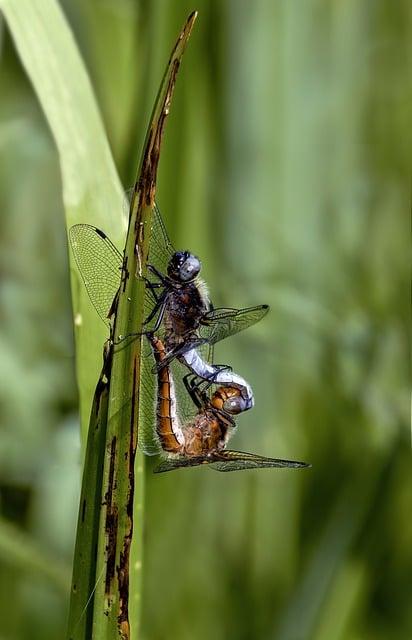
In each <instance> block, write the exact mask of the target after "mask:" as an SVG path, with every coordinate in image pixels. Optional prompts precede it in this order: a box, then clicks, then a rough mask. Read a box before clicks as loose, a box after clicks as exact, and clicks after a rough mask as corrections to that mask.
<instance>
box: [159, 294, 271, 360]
mask: <svg viewBox="0 0 412 640" xmlns="http://www.w3.org/2000/svg"><path fill="white" fill-rule="evenodd" d="M268 311H269V306H268V305H266V304H262V305H259V306H257V307H248V308H246V309H230V308H226V307H222V308H220V309H213V310H211V311H208V312H207V313H206V314H205V315H204V316H203V318H202V324H201V326H200V327H199V329H198V330H197V335H196V336H194V337H193V338H191V339H189V340H187V341H186V342H185V343H183V344H182V345H181V346H180V347H179V348H178V349H176V350H174V351H171V352H170V353H169V354H168V355H167V356H166V358H164V359H163V360H162V364H161V366H162V367H164V366H166V365H168V364H170V363H171V362H172V360H174V358H176V357H178V356H181V355H183V354H184V353H185V352H186V351H189V350H190V349H197V351H198V353H199V355H201V357H202V358H203V359H204V360H205V361H207V362H210V363H213V345H214V344H215V343H216V342H219V341H220V340H224V339H225V338H228V337H229V336H233V335H234V334H236V333H239V331H244V329H247V328H248V327H251V326H252V325H253V324H256V322H259V320H261V319H262V318H263V317H264V316H265V315H266V314H267V312H268Z"/></svg>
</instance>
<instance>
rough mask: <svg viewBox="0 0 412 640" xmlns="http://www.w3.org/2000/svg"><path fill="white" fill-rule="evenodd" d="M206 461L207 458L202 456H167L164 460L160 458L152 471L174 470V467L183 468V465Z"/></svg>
mask: <svg viewBox="0 0 412 640" xmlns="http://www.w3.org/2000/svg"><path fill="white" fill-rule="evenodd" d="M208 462H209V460H208V458H205V457H204V456H197V457H192V458H183V457H181V458H167V459H166V460H162V462H161V463H160V464H158V465H157V467H155V468H154V470H153V473H165V472H166V471H174V470H175V469H183V468H185V467H197V466H199V465H201V464H208Z"/></svg>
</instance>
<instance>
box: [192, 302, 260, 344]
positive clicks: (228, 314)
mask: <svg viewBox="0 0 412 640" xmlns="http://www.w3.org/2000/svg"><path fill="white" fill-rule="evenodd" d="M268 311H269V307H268V305H266V304H262V305H259V306H257V307H248V308H247V309H229V308H225V307H224V308H220V309H213V310H212V311H209V312H208V313H206V314H205V315H204V317H203V318H202V325H201V327H200V328H199V330H198V334H199V336H200V337H201V338H204V339H205V340H206V341H207V342H208V343H209V344H215V343H216V342H219V341H220V340H224V338H227V337H229V336H233V335H234V334H235V333H239V331H244V329H247V328H248V327H251V326H252V325H254V324H256V322H259V320H262V318H263V317H264V316H265V315H266V314H267V312H268Z"/></svg>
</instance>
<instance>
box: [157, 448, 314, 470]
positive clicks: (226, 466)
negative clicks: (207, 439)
mask: <svg viewBox="0 0 412 640" xmlns="http://www.w3.org/2000/svg"><path fill="white" fill-rule="evenodd" d="M205 464H210V465H212V468H213V469H215V470H216V471H223V472H227V471H242V470H243V469H270V468H277V469H282V468H287V469H303V468H306V467H310V466H311V465H310V464H308V463H307V462H299V461H297V460H282V459H280V458H266V457H265V456H259V455H257V454H255V453H246V451H230V450H225V449H223V450H222V451H214V452H213V453H210V454H209V455H207V456H197V457H193V458H184V457H180V458H168V459H166V460H163V461H162V462H161V463H160V464H159V465H158V466H157V467H155V469H154V473H165V472H166V471H173V470H174V469H182V468H184V467H196V466H199V465H205Z"/></svg>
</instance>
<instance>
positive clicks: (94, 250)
mask: <svg viewBox="0 0 412 640" xmlns="http://www.w3.org/2000/svg"><path fill="white" fill-rule="evenodd" d="M69 238H70V244H71V247H72V250H73V255H74V258H75V260H76V264H77V266H78V268H79V271H80V274H81V276H82V279H83V282H84V284H85V287H86V290H87V293H88V295H89V298H90V300H91V302H92V304H93V306H94V308H95V309H96V311H97V313H98V314H99V316H100V317H101V319H102V320H103V322H104V323H106V324H108V318H107V314H108V313H109V310H110V307H111V305H112V302H113V299H114V297H115V295H116V293H117V290H118V288H119V284H120V277H121V270H122V264H123V257H122V255H121V253H120V251H118V249H117V248H116V247H115V246H114V244H113V242H112V241H111V240H110V239H109V238H108V237H107V236H106V234H105V233H104V231H101V229H98V228H97V227H94V226H93V225H90V224H76V225H74V226H73V227H71V229H70V230H69ZM173 253H174V249H173V247H172V245H171V243H170V241H169V238H168V236H167V232H166V229H165V226H164V224H163V220H162V217H161V214H160V211H159V209H158V207H157V206H156V205H155V208H154V210H153V217H152V236H151V241H150V249H149V261H150V263H151V264H153V265H154V266H155V267H156V268H157V269H158V270H159V271H161V272H162V273H165V272H166V271H167V265H168V262H169V259H170V256H171V255H172V254H173ZM146 297H147V304H145V306H146V307H148V308H149V309H150V308H151V307H152V306H153V299H152V297H151V296H150V294H148V295H147V296H146Z"/></svg>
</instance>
